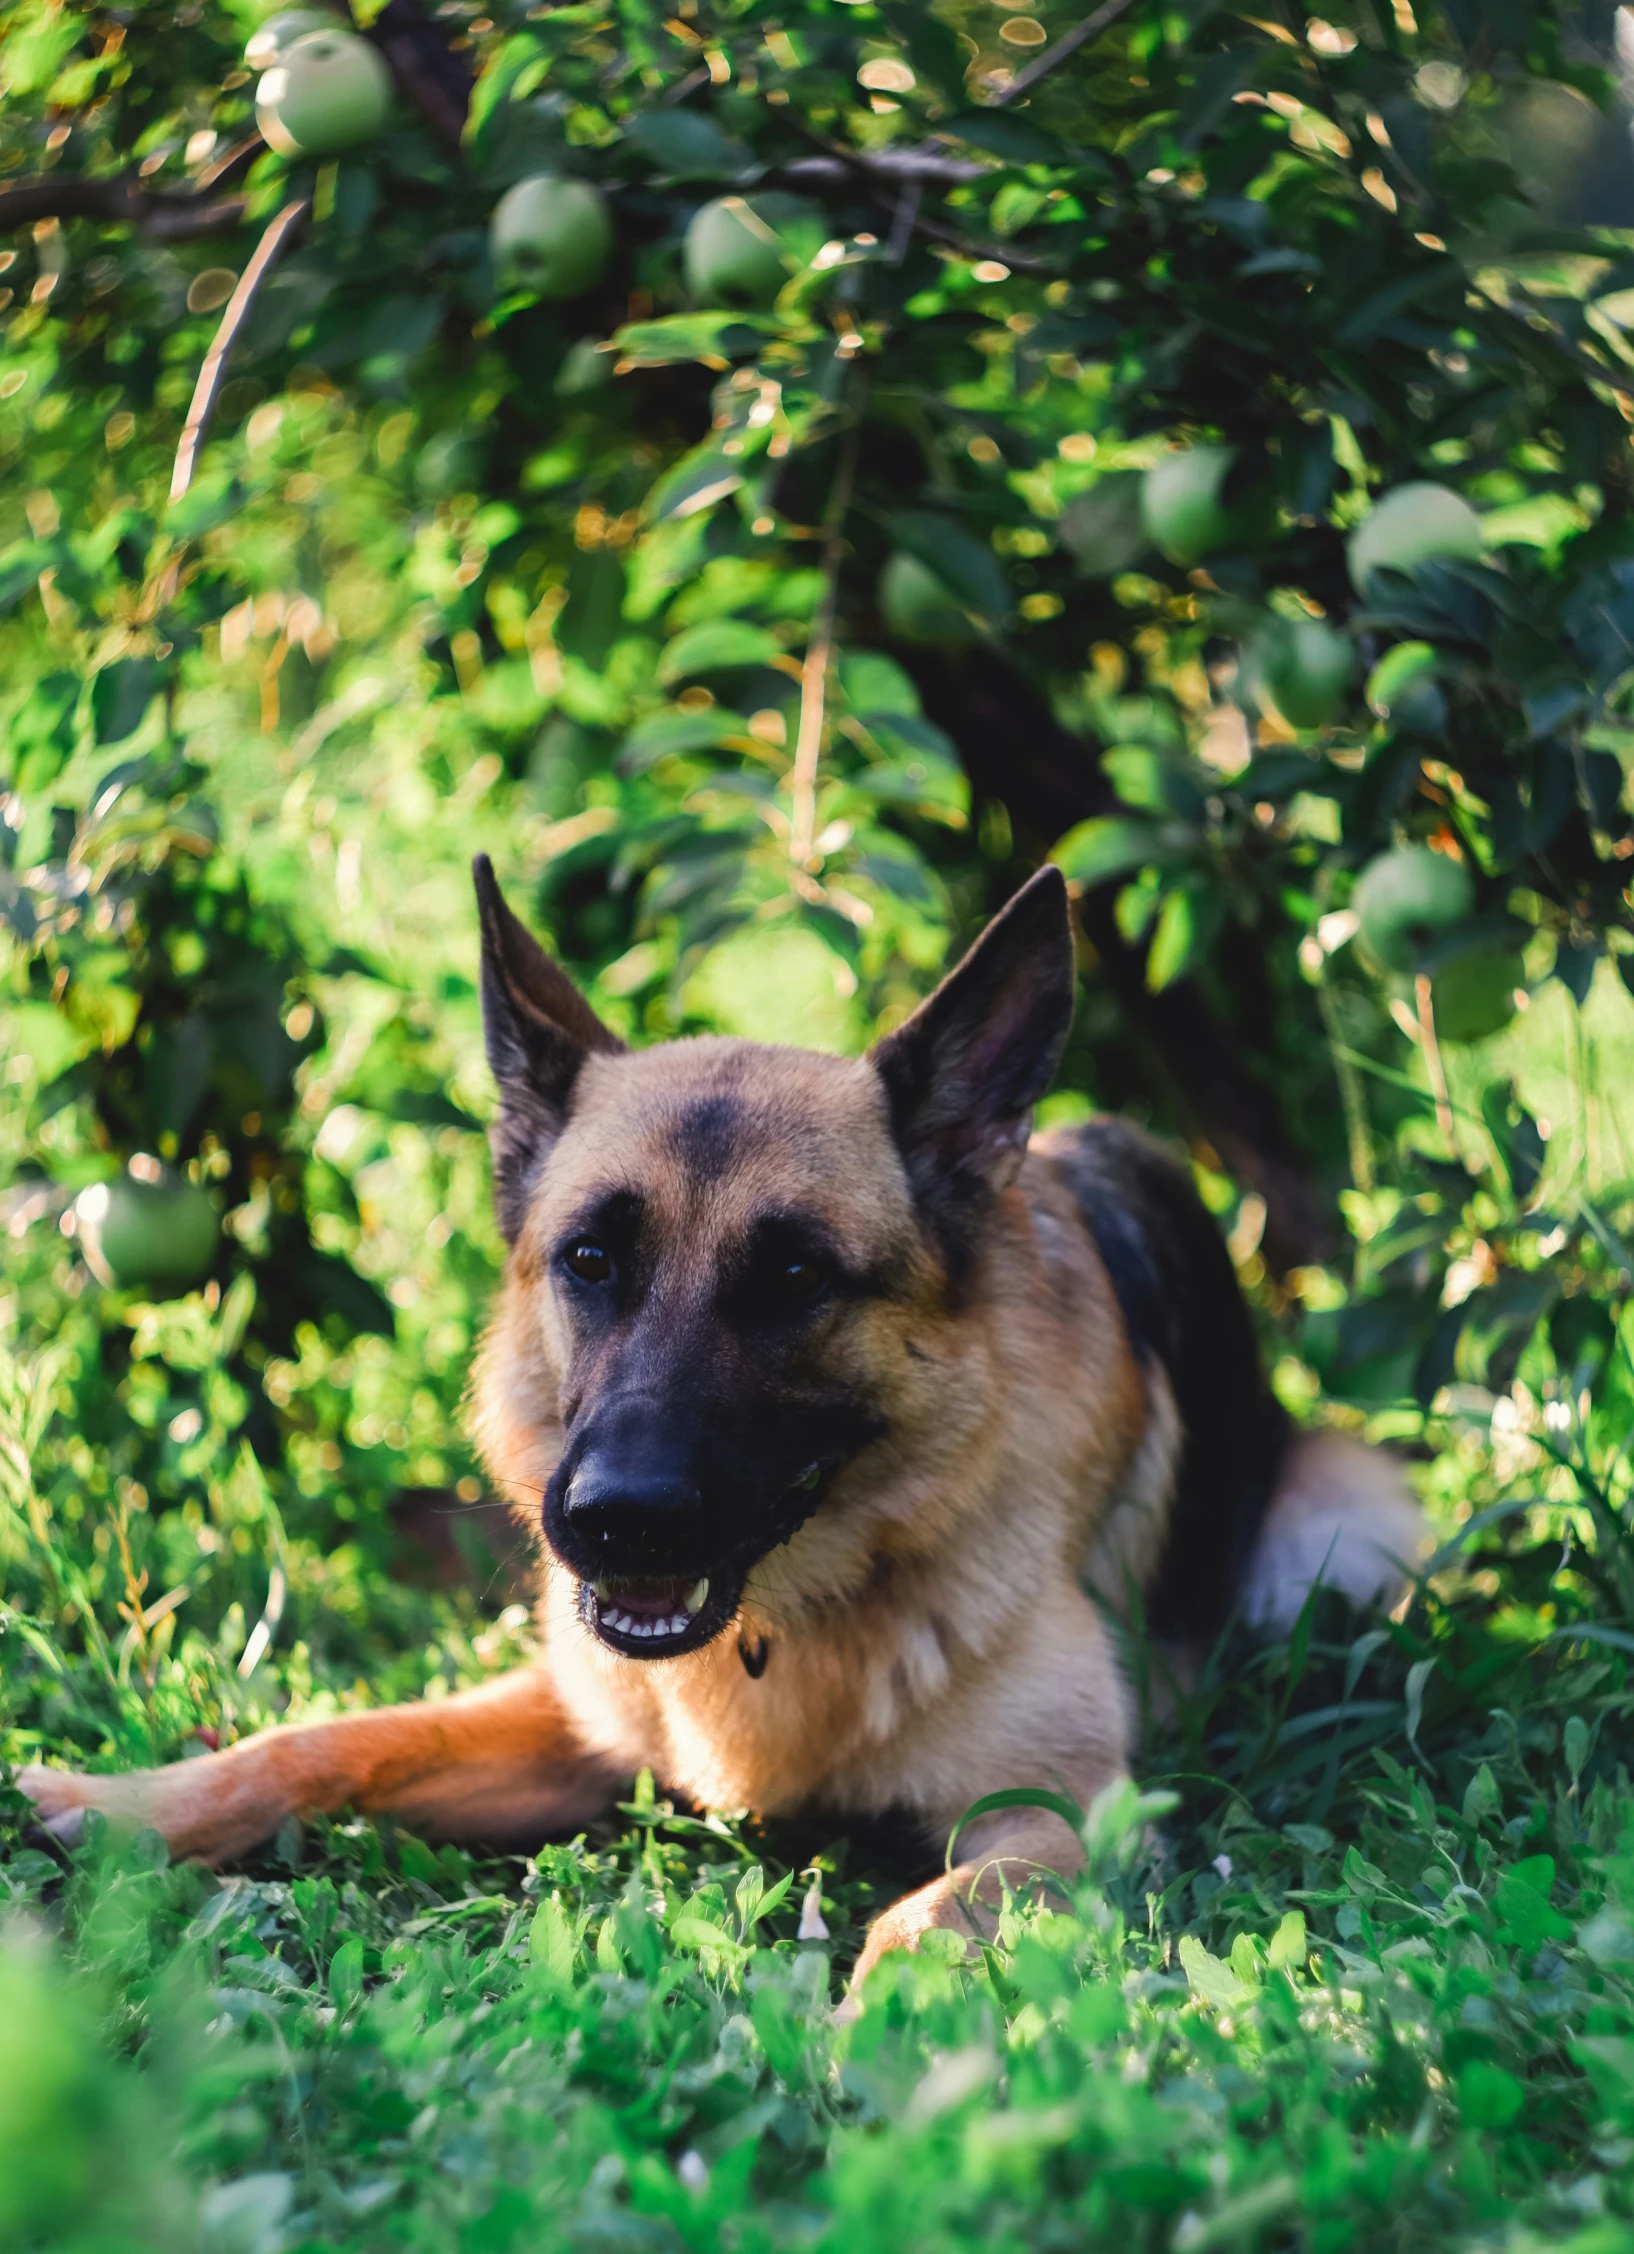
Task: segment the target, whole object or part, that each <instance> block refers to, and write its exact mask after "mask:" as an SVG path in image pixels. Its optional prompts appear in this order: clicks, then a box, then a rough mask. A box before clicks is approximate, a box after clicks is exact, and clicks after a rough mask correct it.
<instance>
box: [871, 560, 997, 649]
mask: <svg viewBox="0 0 1634 2254" xmlns="http://www.w3.org/2000/svg"><path fill="white" fill-rule="evenodd" d="M879 613H880V616H881V618H882V619H883V620H884V621H885V624H886V626H887V627H888V628H889V629H890V631H891V633H893V634H894V635H896V636H897V637H898V638H899V639H900V640H901V641H904V642H939V643H941V644H942V645H943V646H944V647H951V646H953V645H955V644H960V643H969V642H975V641H978V640H979V639H980V635H979V633H978V631H977V628H976V625H975V622H974V620H973V619H972V618H971V616H970V613H969V612H968V611H967V610H966V609H965V607H964V605H963V604H962V603H961V602H960V600H959V598H958V596H957V595H955V594H954V592H953V590H952V588H951V587H949V586H948V585H947V584H946V582H945V581H944V580H941V579H939V578H938V577H937V575H936V573H935V572H934V571H932V570H931V569H930V567H929V565H928V564H922V563H921V562H920V561H919V558H918V557H917V556H908V555H903V554H902V553H901V552H900V551H899V552H898V553H897V554H896V555H894V556H892V557H891V559H890V561H889V562H888V563H887V564H886V566H885V569H884V570H883V571H882V572H881V573H880V575H879Z"/></svg>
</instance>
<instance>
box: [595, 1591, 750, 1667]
mask: <svg viewBox="0 0 1634 2254" xmlns="http://www.w3.org/2000/svg"><path fill="white" fill-rule="evenodd" d="M736 1605H737V1592H736V1590H735V1589H734V1588H732V1587H731V1586H729V1585H728V1584H726V1583H723V1582H721V1581H719V1580H718V1579H717V1580H716V1581H715V1582H711V1581H710V1580H709V1579H708V1578H707V1577H706V1576H704V1575H699V1576H697V1577H696V1578H695V1579H686V1578H682V1577H680V1576H673V1577H671V1576H664V1577H657V1576H654V1577H650V1578H641V1579H635V1578H629V1579H614V1578H609V1579H607V1580H596V1581H582V1582H581V1583H580V1584H579V1612H580V1616H581V1618H582V1619H583V1621H584V1624H585V1626H586V1627H587V1628H588V1629H589V1630H590V1633H591V1634H592V1635H593V1636H595V1637H596V1638H597V1639H598V1640H599V1641H600V1642H602V1643H604V1644H606V1645H607V1646H608V1648H609V1649H610V1650H612V1651H617V1652H622V1653H623V1654H624V1655H625V1656H626V1657H627V1658H631V1659H667V1658H670V1657H672V1656H674V1655H675V1654H677V1653H679V1652H685V1651H697V1650H699V1649H700V1648H701V1647H702V1646H703V1645H704V1644H706V1643H708V1642H710V1641H711V1639H712V1638H714V1637H715V1636H717V1635H719V1633H720V1631H721V1629H722V1628H724V1627H725V1625H726V1623H727V1621H728V1620H729V1619H730V1618H731V1616H732V1613H733V1611H734V1609H735V1608H736Z"/></svg>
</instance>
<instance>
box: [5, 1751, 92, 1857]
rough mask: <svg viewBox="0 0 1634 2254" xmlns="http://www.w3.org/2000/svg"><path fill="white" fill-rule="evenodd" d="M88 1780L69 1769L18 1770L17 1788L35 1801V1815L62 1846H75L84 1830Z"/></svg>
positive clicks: (36, 1768)
mask: <svg viewBox="0 0 1634 2254" xmlns="http://www.w3.org/2000/svg"><path fill="white" fill-rule="evenodd" d="M87 1782H88V1780H87V1779H86V1778H84V1777H80V1776H76V1775H75V1774H74V1772H73V1770H72V1769H42V1768H39V1767H34V1768H29V1769H20V1770H19V1771H18V1773H17V1789H18V1791H19V1792H21V1793H23V1794H25V1795H26V1797H27V1798H28V1799H30V1800H32V1801H33V1803H34V1818H35V1821H36V1822H37V1823H38V1824H39V1826H40V1829H41V1830H42V1831H48V1832H50V1834H51V1836H52V1838H53V1839H60V1840H61V1841H62V1844H63V1845H64V1846H65V1847H73V1846H75V1845H77V1843H78V1841H79V1836H80V1834H81V1832H82V1831H83V1830H84V1829H85V1811H86V1809H87V1808H88V1807H89V1806H90V1805H91V1801H90V1797H89V1794H88V1793H87V1791H86V1785H87Z"/></svg>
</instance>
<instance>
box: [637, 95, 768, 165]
mask: <svg viewBox="0 0 1634 2254" xmlns="http://www.w3.org/2000/svg"><path fill="white" fill-rule="evenodd" d="M624 138H625V140H626V141H627V142H629V144H630V145H631V147H633V148H634V149H635V150H636V151H637V153H638V154H639V155H641V156H643V157H645V158H646V160H647V162H648V163H649V164H650V165H652V166H653V167H654V168H655V170H657V171H659V172H661V173H665V174H667V175H668V177H669V178H670V179H672V180H735V179H737V178H738V176H739V175H740V174H741V173H742V172H743V170H744V168H745V166H747V165H749V164H750V163H751V162H752V161H753V160H752V159H751V157H750V155H749V152H748V150H747V149H746V148H745V147H744V146H743V144H742V142H741V141H729V140H728V139H727V137H726V135H725V134H724V133H723V132H722V131H721V129H720V127H719V126H718V125H717V124H716V123H715V120H714V119H713V118H712V117H705V116H704V115H703V114H702V112H701V111H698V110H641V111H639V112H638V113H637V114H636V116H634V117H633V118H632V119H631V120H630V122H629V124H628V125H627V126H626V127H625V128H624Z"/></svg>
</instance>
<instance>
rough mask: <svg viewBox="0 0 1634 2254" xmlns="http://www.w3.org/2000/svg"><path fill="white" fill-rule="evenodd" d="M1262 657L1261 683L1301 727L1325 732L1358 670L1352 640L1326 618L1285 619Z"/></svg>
mask: <svg viewBox="0 0 1634 2254" xmlns="http://www.w3.org/2000/svg"><path fill="white" fill-rule="evenodd" d="M1258 656H1259V674H1260V679H1261V680H1262V681H1263V682H1264V684H1265V687H1266V688H1267V689H1268V690H1269V692H1270V695H1271V700H1272V702H1273V703H1274V704H1275V706H1276V708H1277V710H1278V711H1279V712H1280V713H1281V715H1282V717H1283V719H1284V720H1286V721H1287V722H1288V723H1289V724H1290V725H1291V726H1292V727H1295V728H1325V727H1326V726H1327V724H1328V722H1329V721H1330V720H1331V719H1332V718H1333V716H1334V714H1335V713H1336V712H1337V711H1338V709H1339V705H1340V701H1341V699H1342V698H1343V696H1344V693H1345V688H1346V685H1347V684H1348V682H1349V680H1350V676H1351V674H1352V673H1353V672H1354V671H1355V667H1356V651H1355V647H1354V645H1353V644H1352V642H1351V639H1350V636H1349V635H1348V634H1341V633H1340V632H1339V630H1338V628H1337V627H1334V626H1330V625H1329V624H1328V622H1327V620H1326V619H1325V618H1279V619H1278V620H1277V621H1276V622H1275V624H1274V625H1273V626H1272V627H1271V628H1270V629H1269V630H1268V631H1267V633H1266V634H1265V636H1264V638H1263V641H1262V643H1261V646H1260V649H1259V652H1258Z"/></svg>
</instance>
